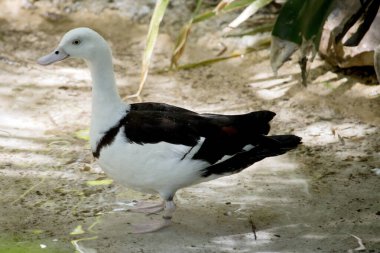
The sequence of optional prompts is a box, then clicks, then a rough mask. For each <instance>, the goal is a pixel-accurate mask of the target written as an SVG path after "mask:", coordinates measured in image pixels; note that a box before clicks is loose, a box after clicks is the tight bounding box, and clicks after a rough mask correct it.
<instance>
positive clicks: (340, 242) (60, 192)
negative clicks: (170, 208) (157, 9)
mask: <svg viewBox="0 0 380 253" xmlns="http://www.w3.org/2000/svg"><path fill="white" fill-rule="evenodd" d="M56 2H58V3H60V2H65V1H56ZM88 2H92V3H93V4H89V3H87V5H85V2H84V3H82V5H80V4H81V2H80V1H79V2H77V4H76V5H73V6H74V7H75V8H77V9H75V8H74V7H73V6H71V7H72V9H70V8H69V9H67V8H64V7H62V6H61V9H56V8H55V7H53V5H52V4H51V3H50V2H48V1H39V2H37V3H36V6H34V7H37V8H33V6H26V5H25V1H21V0H20V1H11V0H3V1H2V2H1V4H0V6H1V8H2V9H1V10H0V192H1V197H0V252H11V253H14V252H32V253H33V252H74V251H75V250H76V251H77V252H81V253H94V252H97V253H103V252H111V253H113V252H128V253H130V252H131V253H135V252H136V253H137V252H139V253H142V252H145V253H149V252H197V253H198V252H380V195H379V192H380V183H379V179H380V178H379V174H376V172H377V173H379V170H380V169H379V168H380V156H379V151H380V132H379V127H378V126H379V123H380V109H379V108H380V86H379V85H376V83H377V82H376V79H375V75H374V73H373V72H371V71H368V70H358V71H352V70H350V71H338V70H336V69H334V68H333V67H331V66H329V65H327V64H326V63H324V62H323V61H322V60H320V59H317V60H316V61H315V62H314V63H313V64H312V66H311V69H310V75H309V80H310V84H309V86H308V87H307V88H303V87H302V86H301V85H300V82H299V79H300V74H299V69H298V67H297V64H296V59H294V60H293V61H291V62H289V63H287V64H286V65H285V66H284V67H283V68H282V69H281V70H280V72H279V75H278V76H277V77H274V76H273V73H272V71H271V69H270V64H269V50H261V51H258V52H256V53H252V54H248V55H246V56H245V57H243V58H237V59H233V60H229V61H224V62H221V63H217V64H214V65H211V66H207V67H203V68H198V69H193V70H188V71H177V72H160V71H159V70H162V69H164V68H165V67H167V66H168V65H169V59H170V53H171V50H172V49H173V45H174V42H175V34H176V32H177V31H178V29H179V28H180V25H181V24H182V23H183V22H184V21H185V20H187V19H188V18H189V15H190V12H189V10H188V8H187V7H185V5H183V4H182V3H180V2H177V1H173V6H172V7H171V9H169V10H170V12H169V13H168V14H167V16H166V17H165V19H164V21H163V27H162V29H161V34H160V36H159V39H158V43H157V47H156V49H155V55H154V59H153V64H152V71H151V73H150V75H149V78H148V81H147V84H146V87H145V89H144V91H143V95H142V100H143V101H157V102H166V103H171V104H174V105H178V106H182V107H185V108H189V109H192V110H196V111H199V112H214V113H225V114H232V113H244V112H248V111H251V110H260V109H268V110H272V111H274V112H276V113H277V116H276V117H275V119H274V120H273V124H272V126H273V127H272V132H273V133H295V134H297V135H299V136H302V137H303V142H304V144H303V146H302V147H300V148H299V149H297V150H296V151H293V152H290V153H288V154H286V155H282V156H280V157H275V158H270V159H267V160H264V161H262V162H260V163H257V164H255V165H253V166H252V167H250V168H248V169H246V170H244V171H243V172H241V173H239V174H237V175H234V176H230V177H224V178H221V179H218V180H214V181H211V182H208V183H202V184H200V185H196V186H193V187H190V188H186V189H183V190H181V191H179V192H178V194H177V196H176V199H175V201H176V203H177V207H178V209H177V211H176V213H175V216H174V225H173V226H171V227H169V228H167V229H165V230H162V231H160V232H157V233H152V234H138V235H136V234H131V233H130V232H131V224H135V223H137V222H139V221H143V220H146V219H160V215H151V216H144V215H142V214H133V213H130V212H126V211H125V209H126V207H127V206H126V205H125V203H129V202H132V201H133V200H140V199H145V200H155V199H157V196H153V195H147V194H141V193H137V192H133V191H131V190H128V189H126V188H123V187H122V186H120V185H117V184H115V183H111V184H109V181H100V182H105V184H103V185H93V184H92V183H93V180H104V179H106V175H105V174H103V173H102V172H101V169H100V168H99V167H98V166H97V164H96V161H94V160H93V158H92V155H91V152H90V150H89V144H88V142H87V141H85V140H83V139H82V138H80V134H81V133H82V131H81V130H86V129H88V127H89V118H90V113H91V112H90V103H91V86H90V77H89V73H88V70H87V68H86V66H85V64H84V63H83V62H81V61H79V60H67V61H65V62H62V63H59V64H55V65H52V66H48V67H42V66H38V65H37V64H36V63H35V61H36V59H37V58H38V57H40V56H42V55H44V54H46V53H48V52H49V51H50V50H52V49H53V48H54V47H55V46H56V45H57V43H58V41H59V39H60V37H61V36H62V34H63V33H65V32H66V31H67V30H69V29H71V28H74V27H78V26H89V27H92V28H94V29H96V30H97V31H99V32H100V33H101V34H103V35H104V37H105V38H106V39H107V40H108V41H109V42H110V45H111V47H112V49H113V54H114V60H115V61H114V62H115V70H116V73H117V81H118V84H119V90H120V93H121V94H122V95H123V96H124V95H128V94H132V93H134V92H135V91H136V90H137V86H138V82H139V73H140V68H141V65H140V61H141V55H142V51H143V48H144V39H145V35H146V32H147V29H148V25H147V24H148V22H149V13H151V11H152V8H153V6H154V1H112V2H113V3H112V4H109V3H107V1H88ZM95 3H97V4H95ZM21 5H24V6H26V7H28V8H21V7H20V6H21ZM78 9H80V10H81V11H80V12H78ZM226 19H228V17H225V18H219V19H214V20H210V21H207V22H205V23H203V24H198V25H197V26H196V27H194V29H193V31H192V36H191V39H190V44H189V46H188V48H187V51H186V52H185V55H184V57H183V59H182V60H181V61H182V62H195V61H198V60H200V59H206V58H211V57H215V55H216V54H217V53H218V52H220V50H221V44H220V42H223V43H224V44H226V45H227V47H228V51H229V52H232V51H233V50H239V49H241V47H242V43H243V44H244V43H246V44H247V43H248V44H249V43H251V42H252V39H254V38H250V37H246V38H243V39H241V38H238V39H231V38H221V36H220V29H218V27H220V26H221V25H223V24H224V25H225V24H226ZM131 102H136V101H135V100H133V101H131ZM254 232H256V236H257V238H255V233H254Z"/></svg>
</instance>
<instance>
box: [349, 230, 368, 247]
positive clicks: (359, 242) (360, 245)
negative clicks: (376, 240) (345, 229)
mask: <svg viewBox="0 0 380 253" xmlns="http://www.w3.org/2000/svg"><path fill="white" fill-rule="evenodd" d="M348 235H350V236H352V237H354V238H355V239H356V240H358V244H359V247H357V248H355V249H354V250H355V251H359V250H365V249H366V247H365V246H364V244H363V240H362V239H361V238H359V237H357V236H356V235H353V234H348Z"/></svg>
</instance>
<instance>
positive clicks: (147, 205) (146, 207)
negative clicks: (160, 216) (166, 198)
mask: <svg viewBox="0 0 380 253" xmlns="http://www.w3.org/2000/svg"><path fill="white" fill-rule="evenodd" d="M162 210H164V202H158V203H154V202H146V201H140V202H137V203H136V204H135V205H134V206H132V207H131V208H129V209H128V210H127V211H129V212H135V213H145V214H155V213H159V212H161V211H162Z"/></svg>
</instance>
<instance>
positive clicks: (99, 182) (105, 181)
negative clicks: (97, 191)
mask: <svg viewBox="0 0 380 253" xmlns="http://www.w3.org/2000/svg"><path fill="white" fill-rule="evenodd" d="M112 183H113V180H112V179H103V180H89V181H87V182H86V184H87V185H88V186H98V185H110V184H112Z"/></svg>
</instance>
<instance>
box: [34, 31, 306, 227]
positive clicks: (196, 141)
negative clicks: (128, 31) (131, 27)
mask: <svg viewBox="0 0 380 253" xmlns="http://www.w3.org/2000/svg"><path fill="white" fill-rule="evenodd" d="M68 58H80V59H83V60H84V61H85V62H86V63H87V65H88V67H89V69H90V73H91V79H92V106H91V122H90V124H91V126H90V146H91V150H92V154H93V156H94V157H95V158H96V159H97V162H98V164H99V165H100V167H101V168H102V170H103V171H104V172H105V173H106V174H107V175H108V176H109V177H110V178H112V179H114V180H115V182H118V183H119V184H121V185H123V186H125V187H128V188H131V189H134V190H137V191H140V192H145V193H152V194H158V195H159V196H160V197H161V199H162V200H163V201H162V202H160V203H142V204H141V205H138V204H137V205H136V206H135V211H136V212H143V213H159V212H163V215H162V219H159V220H158V221H150V222H147V223H146V224H135V225H134V232H135V233H149V232H155V231H158V230H160V229H162V228H165V227H168V226H169V225H170V224H171V223H172V217H173V214H174V211H175V208H176V205H175V203H174V196H175V194H176V192H177V191H178V190H180V189H182V188H185V187H188V186H192V185H195V184H198V183H201V182H206V181H210V180H214V179H217V178H220V177H223V176H229V175H233V174H236V173H239V172H241V171H242V170H244V169H246V168H248V167H249V166H251V165H252V164H254V163H256V162H259V161H261V160H263V159H264V158H267V157H273V156H278V155H282V154H284V153H286V152H288V151H290V150H293V149H295V148H296V147H297V146H298V145H299V144H301V142H302V141H301V137H299V136H296V135H292V134H283V135H268V134H269V130H270V121H271V120H272V119H273V117H274V116H275V115H276V114H275V113H274V112H272V111H268V110H260V111H253V112H247V113H245V114H238V115H223V114H212V113H197V112H194V111H192V110H188V109H185V108H181V107H178V106H174V105H169V104H166V103H158V102H140V103H127V102H124V101H123V100H122V98H121V97H120V95H119V93H118V89H117V86H116V81H115V75H114V70H113V63H112V52H111V48H110V47H109V45H108V43H107V41H106V40H105V39H104V38H103V37H102V36H101V35H100V34H99V33H98V32H96V31H94V30H93V29H91V28H87V27H79V28H74V29H72V30H70V31H68V32H67V33H66V34H64V36H63V37H62V39H61V40H60V42H59V44H58V46H57V47H56V48H55V49H54V50H53V51H52V52H51V53H50V54H48V55H45V56H43V57H41V58H39V59H38V60H37V62H38V63H39V64H40V65H44V66H45V65H50V64H52V63H56V62H59V61H62V60H65V59H68Z"/></svg>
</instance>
